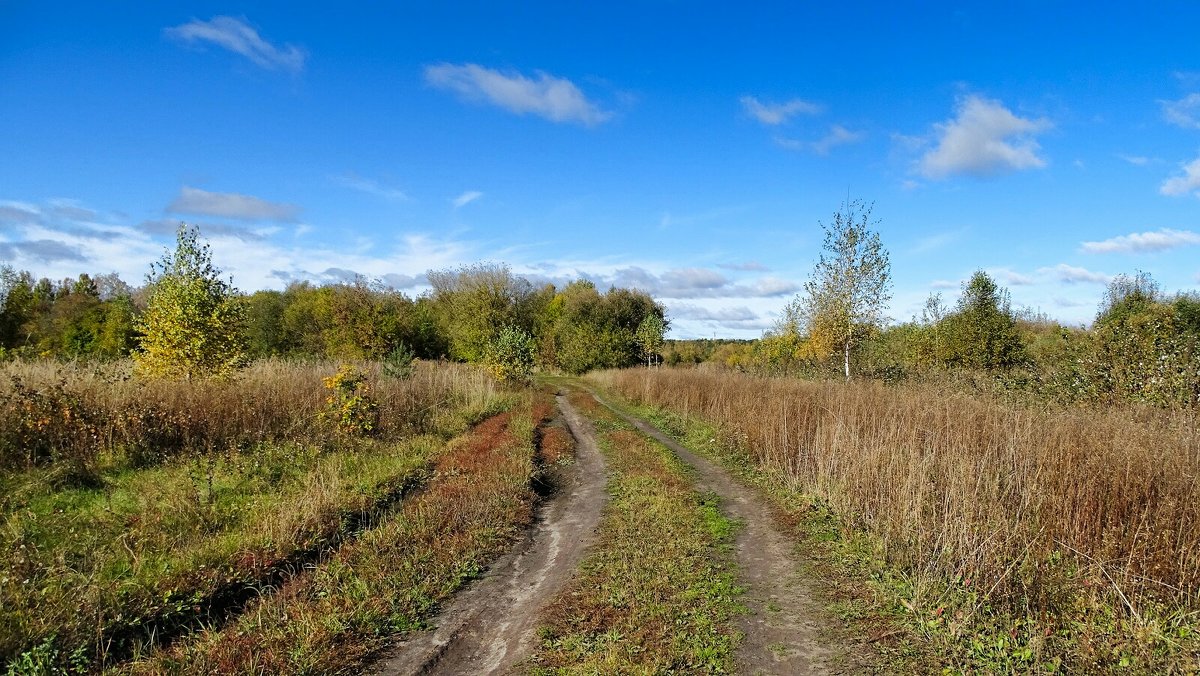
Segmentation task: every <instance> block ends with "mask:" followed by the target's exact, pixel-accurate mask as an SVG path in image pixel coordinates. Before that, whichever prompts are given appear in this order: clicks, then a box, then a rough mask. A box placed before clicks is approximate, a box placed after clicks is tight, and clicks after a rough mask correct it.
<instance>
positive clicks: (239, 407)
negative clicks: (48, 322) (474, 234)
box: [0, 360, 496, 470]
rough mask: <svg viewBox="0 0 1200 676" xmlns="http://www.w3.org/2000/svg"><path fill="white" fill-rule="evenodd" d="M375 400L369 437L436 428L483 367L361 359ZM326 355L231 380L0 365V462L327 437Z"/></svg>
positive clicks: (263, 366)
mask: <svg viewBox="0 0 1200 676" xmlns="http://www.w3.org/2000/svg"><path fill="white" fill-rule="evenodd" d="M358 367H359V368H361V369H362V370H363V371H364V372H365V373H366V374H367V385H368V387H369V388H370V393H371V397H372V398H373V399H374V400H376V401H377V402H378V404H379V412H380V427H379V429H378V430H377V433H378V436H381V437H383V438H398V437H403V436H408V435H411V434H412V433H414V432H420V431H424V430H428V429H431V428H434V427H436V426H438V425H439V423H440V421H439V417H440V416H442V415H443V414H444V413H445V412H446V411H447V410H449V409H451V408H454V409H467V410H471V409H475V410H481V409H483V408H486V406H487V404H488V402H489V401H490V400H491V399H492V398H493V397H494V396H495V394H496V389H495V386H494V383H493V381H492V379H491V378H490V377H488V376H487V374H486V373H484V372H482V371H481V370H479V369H472V368H468V367H464V366H460V365H454V364H437V363H422V364H420V365H419V367H418V368H417V369H416V371H415V373H414V375H413V376H412V377H411V378H409V379H406V380H397V379H392V378H386V377H382V376H381V374H380V367H379V365H378V364H375V363H363V364H359V365H358ZM337 369H338V363H337V362H329V361H313V362H302V363H297V362H283V361H276V360H267V361H261V362H257V363H255V364H253V365H252V366H250V367H249V368H247V369H245V370H244V371H241V372H239V374H238V376H237V378H236V380H234V381H233V382H229V381H225V382H220V381H208V380H199V381H164V380H143V379H140V378H134V377H131V375H130V374H131V371H132V368H131V364H130V363H128V362H119V363H116V364H111V365H98V366H97V365H93V366H89V365H71V364H58V363H54V362H10V363H7V364H2V365H0V470H3V469H6V468H7V469H18V468H22V467H28V466H30V465H33V464H38V463H41V464H45V463H46V462H48V461H50V462H52V461H59V460H67V461H70V462H72V463H74V464H76V465H81V466H87V467H90V466H92V465H94V464H95V463H96V462H102V463H103V462H106V461H107V462H117V463H121V464H126V465H132V466H146V465H152V464H155V463H157V462H159V461H161V460H162V459H165V458H167V457H170V456H173V455H178V454H181V453H189V452H201V453H203V452H211V451H226V450H229V449H238V448H245V447H247V446H249V445H252V444H255V443H260V442H264V441H283V440H293V441H299V442H304V443H311V442H314V441H317V442H319V441H326V440H335V437H336V430H334V429H332V426H330V425H328V424H322V423H323V421H321V420H320V419H319V416H318V414H319V413H320V411H321V410H322V408H323V407H324V406H325V399H326V396H327V394H328V393H327V391H326V388H325V387H324V385H323V383H322V379H323V378H325V377H327V376H329V375H330V374H332V373H333V372H335V371H337Z"/></svg>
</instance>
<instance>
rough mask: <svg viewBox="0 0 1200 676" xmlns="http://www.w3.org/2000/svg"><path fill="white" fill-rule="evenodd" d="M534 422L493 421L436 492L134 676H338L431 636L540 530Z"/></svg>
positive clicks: (442, 473) (444, 461)
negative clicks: (508, 554)
mask: <svg viewBox="0 0 1200 676" xmlns="http://www.w3.org/2000/svg"><path fill="white" fill-rule="evenodd" d="M534 418H535V416H533V415H531V413H530V409H529V408H528V407H527V406H523V407H522V408H520V409H517V410H514V411H513V412H512V413H505V414H500V415H498V416H495V417H492V418H490V419H488V420H486V421H485V422H484V423H482V424H480V425H479V426H477V427H476V428H475V429H473V430H472V431H471V432H470V433H469V434H467V435H466V436H464V437H462V438H459V439H457V440H455V441H454V442H453V443H451V444H450V446H449V447H448V448H447V449H446V450H445V451H444V452H443V453H441V454H440V455H439V456H438V457H437V460H436V464H435V472H434V476H433V479H432V480H431V481H430V482H429V483H428V485H427V486H426V488H425V489H424V490H423V491H421V492H420V493H419V494H417V495H415V496H413V497H412V498H411V499H409V500H406V501H404V503H402V504H401V505H400V506H399V507H398V508H397V509H396V510H395V511H394V512H393V513H392V514H390V515H389V516H388V518H386V519H384V520H382V521H381V522H380V523H379V524H378V525H377V526H376V527H375V528H372V529H370V530H368V531H366V532H364V533H363V534H362V535H361V536H360V537H359V538H358V539H356V540H355V541H354V542H353V543H350V544H347V545H345V546H343V547H342V548H341V549H340V550H338V551H337V552H336V553H335V554H334V555H333V556H332V557H331V558H330V559H329V560H327V561H325V562H324V563H322V564H321V565H319V566H317V567H316V568H315V569H313V570H312V571H309V572H307V573H304V574H302V575H299V576H297V577H295V578H294V579H292V580H290V581H289V582H288V583H287V584H286V585H284V586H283V588H282V589H280V591H279V593H277V594H274V595H271V596H268V597H263V598H261V599H260V600H258V601H257V602H255V603H254V604H252V605H251V606H250V607H249V608H248V609H247V610H246V611H245V612H244V613H243V614H242V615H241V616H239V618H238V619H237V620H236V621H235V622H233V623H231V624H229V625H228V626H226V627H225V628H223V629H213V630H206V631H202V632H198V633H196V634H194V635H192V636H190V637H188V638H187V639H185V640H183V641H180V642H178V643H177V644H175V645H173V646H171V647H170V648H169V649H165V650H160V651H157V652H155V653H153V654H151V655H147V656H146V657H145V658H144V659H143V660H141V661H139V662H136V663H134V664H132V665H131V667H130V670H131V671H132V672H133V673H155V674H157V673H164V672H168V673H230V672H244V673H279V674H292V673H335V672H343V671H348V670H350V669H352V668H354V667H356V666H358V665H361V664H362V662H363V660H364V659H366V658H367V657H368V656H369V655H370V654H372V652H374V651H376V650H378V649H379V648H381V647H382V646H384V645H386V644H387V643H388V642H390V641H391V640H392V637H393V636H394V635H395V634H397V633H401V634H402V633H404V632H408V631H412V630H414V629H418V628H421V627H423V626H424V624H425V622H426V621H427V619H428V618H430V617H431V616H432V615H433V613H434V612H436V610H437V608H438V606H439V605H440V604H441V603H443V602H444V601H445V600H447V599H448V598H449V596H450V595H451V594H452V593H453V592H454V591H455V590H457V589H458V588H459V587H461V586H462V585H463V584H465V583H466V582H467V581H468V580H470V579H472V578H473V577H475V576H477V575H478V574H479V573H480V572H481V571H482V570H483V569H484V567H485V566H486V565H487V563H488V562H489V561H491V560H492V559H493V558H495V557H496V556H498V555H499V554H500V553H501V552H503V551H504V549H505V548H506V547H507V546H508V545H509V543H510V542H511V541H512V540H513V539H514V538H515V537H516V536H517V535H518V534H519V532H520V531H521V530H522V529H523V528H525V527H527V526H528V524H529V523H530V521H531V519H532V513H533V512H532V504H533V494H532V492H531V490H530V477H531V475H532V472H533V471H534V449H533V438H534V429H535V422H534Z"/></svg>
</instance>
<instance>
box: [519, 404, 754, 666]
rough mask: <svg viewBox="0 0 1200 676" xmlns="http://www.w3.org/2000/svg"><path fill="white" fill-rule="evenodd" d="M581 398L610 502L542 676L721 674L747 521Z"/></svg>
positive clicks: (731, 642) (541, 662)
mask: <svg viewBox="0 0 1200 676" xmlns="http://www.w3.org/2000/svg"><path fill="white" fill-rule="evenodd" d="M570 401H571V403H572V404H573V405H574V406H575V407H576V408H577V409H578V410H579V411H580V412H581V413H583V414H584V415H586V416H587V417H588V418H589V419H590V420H591V421H592V422H593V424H594V426H595V429H596V434H597V441H598V443H599V447H600V449H601V451H602V452H603V453H604V455H605V457H606V459H607V462H608V467H609V469H610V471H611V472H612V476H611V478H610V480H609V486H608V490H609V492H610V494H611V495H612V500H611V502H610V503H609V507H608V508H607V510H606V513H605V515H604V518H603V521H602V522H601V526H600V533H599V539H598V541H597V543H596V546H595V549H594V551H593V552H592V554H591V555H589V557H588V558H587V559H586V560H585V561H584V563H583V564H582V565H581V568H580V572H579V574H578V575H577V576H576V578H575V579H574V581H573V582H572V584H571V585H570V586H568V588H567V589H565V590H564V591H563V592H562V593H561V594H560V595H559V596H558V598H557V599H556V600H555V601H554V602H553V603H552V604H551V606H550V607H549V608H548V609H547V611H546V614H545V618H546V620H545V625H544V626H543V627H542V628H541V629H540V638H541V644H540V646H539V649H538V651H537V653H536V654H535V656H534V657H533V658H532V660H531V668H532V671H533V672H534V673H539V674H549V673H629V672H638V673H642V672H645V673H651V672H653V673H664V672H687V673H723V672H726V671H728V670H729V669H730V668H731V666H732V654H733V648H734V646H735V644H736V642H737V638H738V637H737V635H736V632H735V630H734V629H733V628H732V619H733V617H734V616H735V614H737V613H738V612H739V611H740V610H741V608H740V606H739V604H738V602H737V596H738V594H739V593H740V592H741V590H740V589H739V588H738V587H737V585H736V583H735V575H734V567H733V563H732V556H731V551H730V547H731V544H730V543H731V542H732V539H733V534H734V532H735V529H736V527H737V525H736V524H735V523H734V522H732V521H730V520H729V519H727V518H725V517H724V516H722V514H721V512H720V509H719V504H718V501H717V498H716V497H715V496H713V495H711V494H701V493H698V492H697V491H695V490H694V489H693V487H692V481H691V479H690V477H689V471H688V469H687V468H686V467H685V466H684V465H683V464H682V463H681V462H680V461H679V460H678V459H677V458H675V456H674V455H673V454H672V453H671V452H670V451H668V450H667V449H665V448H663V447H662V446H660V445H659V444H657V443H655V442H652V441H650V440H648V439H646V438H645V437H643V436H641V435H640V434H638V433H637V432H635V431H633V430H632V429H631V428H630V427H628V426H627V425H626V424H625V423H624V422H623V421H619V420H618V419H617V418H616V417H615V416H613V415H612V414H611V413H610V412H609V411H607V410H605V409H604V408H603V407H601V406H599V405H598V404H597V403H596V401H595V400H594V399H592V397H591V396H590V395H587V394H586V393H582V392H578V391H575V392H573V393H572V394H571V395H570Z"/></svg>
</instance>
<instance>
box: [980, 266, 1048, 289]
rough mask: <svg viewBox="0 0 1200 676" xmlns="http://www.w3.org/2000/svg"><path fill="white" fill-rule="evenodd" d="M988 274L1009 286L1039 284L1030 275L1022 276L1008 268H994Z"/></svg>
mask: <svg viewBox="0 0 1200 676" xmlns="http://www.w3.org/2000/svg"><path fill="white" fill-rule="evenodd" d="M988 273H989V274H991V275H992V277H995V278H996V279H998V280H1000V281H1002V282H1004V283H1005V284H1008V285H1009V286H1031V285H1033V284H1035V283H1036V282H1037V280H1035V279H1034V278H1033V277H1030V276H1029V275H1024V274H1021V273H1020V272H1017V271H1015V270H1010V269H1008V268H992V269H991V270H988Z"/></svg>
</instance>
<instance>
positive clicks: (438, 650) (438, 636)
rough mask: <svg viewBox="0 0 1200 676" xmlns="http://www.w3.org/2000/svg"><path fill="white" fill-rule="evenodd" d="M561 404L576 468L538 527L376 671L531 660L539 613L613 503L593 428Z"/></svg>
mask: <svg viewBox="0 0 1200 676" xmlns="http://www.w3.org/2000/svg"><path fill="white" fill-rule="evenodd" d="M558 406H559V408H560V410H561V411H562V412H563V416H564V418H565V419H566V422H567V426H568V427H569V428H570V430H571V434H572V435H573V436H574V437H575V440H576V447H575V462H574V463H573V464H572V465H570V466H569V467H567V468H563V469H560V470H559V476H558V477H557V484H558V485H557V486H556V489H555V491H554V492H553V493H552V494H551V496H550V497H549V498H547V499H546V500H545V501H544V502H543V503H542V504H541V506H540V507H539V510H538V514H537V522H536V524H535V525H534V527H533V529H532V530H531V531H530V533H529V534H528V535H527V536H526V537H525V538H524V540H522V541H521V542H520V543H518V544H517V545H516V546H515V547H514V548H513V549H512V551H510V552H509V553H508V554H506V555H505V556H503V557H502V558H501V559H500V560H498V561H497V562H496V563H495V564H494V565H493V566H492V567H491V568H490V569H489V570H488V572H487V574H485V575H484V576H483V577H482V578H480V579H479V580H477V581H476V582H475V583H473V584H472V585H470V586H469V587H468V588H467V589H466V590H465V591H463V592H462V593H460V594H459V595H458V596H457V597H456V599H455V600H454V602H453V603H451V604H450V606H449V607H448V608H447V609H446V610H445V611H444V612H443V613H442V614H441V615H440V616H439V617H438V618H437V619H436V620H435V624H436V626H437V628H436V629H434V630H431V631H427V632H422V633H420V634H416V635H414V636H413V637H412V638H410V639H409V640H407V641H405V642H403V643H401V644H399V645H398V646H397V647H396V649H395V650H394V652H393V656H392V657H391V658H390V659H388V660H386V661H385V662H383V663H382V664H380V665H379V666H378V670H377V671H376V673H378V674H406V675H407V674H495V673H505V672H506V671H508V670H510V669H511V668H512V667H513V666H515V665H517V664H518V663H519V662H520V661H521V660H523V659H525V658H526V657H528V655H529V653H530V650H531V648H532V647H533V642H534V640H535V636H534V630H535V629H536V628H537V620H538V614H539V613H538V611H539V610H540V609H541V608H542V606H544V605H545V604H546V603H547V602H548V601H549V600H550V599H551V598H553V597H554V595H555V593H557V592H558V591H559V589H561V588H562V586H563V585H564V584H565V583H566V582H567V580H569V579H570V577H571V575H572V574H573V573H574V572H575V568H576V566H577V565H578V564H579V562H580V561H581V560H582V559H583V555H584V551H585V550H586V549H587V547H588V545H589V544H591V542H592V540H593V537H594V534H595V531H596V526H597V525H598V524H599V522H600V512H601V510H602V509H603V507H604V503H605V501H606V500H607V498H608V496H607V494H606V493H605V492H604V486H605V482H606V477H605V470H604V459H603V457H602V456H601V455H600V451H599V449H598V448H597V447H596V442H595V438H594V436H593V434H592V430H591V423H589V422H587V421H586V420H585V419H584V418H583V417H582V416H580V415H579V414H578V413H577V412H576V411H575V409H573V408H572V407H571V404H570V403H569V402H568V401H567V400H566V397H563V396H561V395H560V396H559V397H558Z"/></svg>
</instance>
